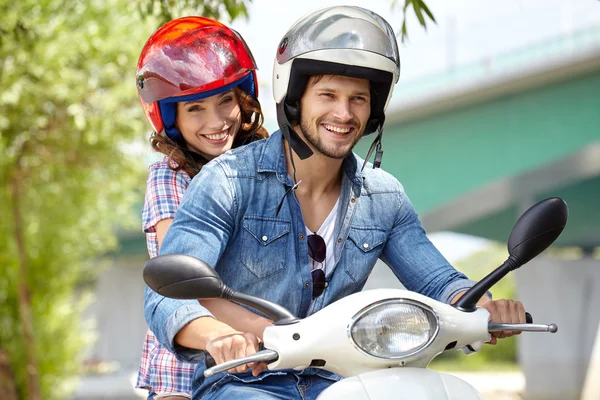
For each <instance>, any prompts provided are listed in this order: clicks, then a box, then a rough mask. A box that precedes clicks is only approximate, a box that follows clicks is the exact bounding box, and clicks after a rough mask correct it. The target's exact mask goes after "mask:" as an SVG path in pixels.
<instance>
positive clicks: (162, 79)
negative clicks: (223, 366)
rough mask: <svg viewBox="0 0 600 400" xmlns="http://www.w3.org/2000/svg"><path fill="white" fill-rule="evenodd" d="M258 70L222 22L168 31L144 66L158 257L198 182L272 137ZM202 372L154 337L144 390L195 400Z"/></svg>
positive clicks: (153, 241)
mask: <svg viewBox="0 0 600 400" xmlns="http://www.w3.org/2000/svg"><path fill="white" fill-rule="evenodd" d="M256 69H257V68H256V64H255V62H254V58H253V57H252V54H251V52H250V50H249V49H248V46H247V45H246V43H245V42H244V40H243V38H242V37H241V36H240V35H239V34H237V33H236V32H235V31H233V30H231V29H230V28H228V27H226V26H225V25H223V24H221V23H220V22H218V21H214V20H211V19H208V18H203V17H184V18H180V19H176V20H173V21H170V22H168V23H166V24H165V25H163V26H161V27H160V28H159V29H158V30H157V31H156V32H155V33H154V34H153V35H152V36H150V38H149V39H148V41H147V42H146V44H145V46H144V48H143V49H142V52H141V55H140V58H139V60H138V66H137V87H138V95H139V98H140V101H141V103H142V107H143V108H144V113H145V114H146V117H147V118H148V120H149V121H150V124H151V125H152V128H153V129H154V132H153V133H152V136H151V138H150V142H151V144H152V148H153V149H154V150H156V151H158V152H160V153H163V154H164V155H165V157H164V158H163V159H162V161H159V162H156V163H154V164H152V165H151V166H150V168H149V170H150V172H149V176H148V181H147V185H146V197H145V203H144V209H143V212H142V217H143V229H144V232H145V233H146V244H147V247H148V254H149V256H150V257H156V256H157V255H158V250H159V246H160V243H161V242H162V239H163V238H164V236H165V234H166V232H167V229H168V228H169V226H170V225H171V222H172V221H173V218H174V217H175V211H176V210H177V207H178V206H179V203H180V201H181V198H182V197H183V194H184V192H185V190H186V189H187V187H188V185H189V183H190V181H191V179H192V178H193V177H194V176H195V175H196V174H197V173H198V172H199V171H200V169H201V168H202V166H203V165H204V164H206V163H207V162H208V161H210V160H211V159H213V158H214V157H217V156H219V155H220V154H223V153H224V152H225V151H227V150H229V149H231V148H233V147H238V146H240V145H242V144H245V143H248V142H251V141H254V140H257V139H262V138H265V137H267V132H266V130H265V129H264V128H263V127H262V122H263V115H262V112H261V108H260V103H259V102H258V100H257V95H258V87H257V79H256ZM194 368H195V365H193V364H187V363H183V362H180V361H178V360H177V359H175V357H174V356H173V355H172V354H171V353H169V352H168V351H167V350H166V349H164V348H163V347H162V346H161V345H160V344H159V343H158V341H157V340H156V338H155V337H154V335H153V334H152V332H150V331H148V332H147V333H146V340H145V343H144V349H143V353H142V360H141V365H140V369H139V373H138V381H137V385H136V387H138V388H144V389H147V390H148V393H149V394H148V398H149V399H159V398H160V399H187V398H191V382H192V378H193V372H194Z"/></svg>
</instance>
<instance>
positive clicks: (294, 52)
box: [273, 6, 400, 159]
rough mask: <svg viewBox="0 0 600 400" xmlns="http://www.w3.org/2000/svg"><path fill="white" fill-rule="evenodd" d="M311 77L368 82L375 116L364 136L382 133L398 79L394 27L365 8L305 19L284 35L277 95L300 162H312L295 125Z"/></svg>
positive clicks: (275, 70)
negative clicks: (336, 77)
mask: <svg viewBox="0 0 600 400" xmlns="http://www.w3.org/2000/svg"><path fill="white" fill-rule="evenodd" d="M313 75H343V76H349V77H354V78H362V79H368V80H369V81H370V82H371V92H372V96H371V115H370V117H369V120H368V122H367V125H366V129H365V133H364V134H365V135H367V134H369V133H372V132H375V131H376V130H378V129H381V128H382V126H383V122H384V120H385V110H386V108H387V105H388V103H389V101H390V98H391V97H392V92H393V87H394V85H395V84H396V82H398V78H399V76H400V57H399V54H398V43H397V42H396V36H395V35H394V31H393V30H392V27H391V26H390V24H389V23H388V22H387V21H386V20H384V19H383V18H382V17H381V16H379V15H377V14H375V13H374V12H372V11H369V10H366V9H364V8H361V7H353V6H335V7H329V8H325V9H322V10H319V11H315V12H313V13H311V14H309V15H307V16H305V17H303V18H301V19H300V20H299V21H297V22H296V23H295V24H294V25H293V26H292V27H291V28H290V29H289V30H288V32H287V33H286V34H285V35H284V36H283V39H282V40H281V42H280V43H279V48H278V49H277V55H276V57H275V65H274V67H273V96H274V98H275V102H276V103H277V120H278V123H279V127H280V128H281V130H282V132H283V134H284V136H285V137H286V139H287V140H288V141H289V142H290V145H291V146H292V148H293V149H294V151H295V152H296V153H297V154H298V156H299V157H300V158H302V159H305V158H307V157H310V156H311V155H312V151H311V150H310V148H309V147H308V146H307V145H306V143H304V142H303V141H302V140H301V139H300V138H299V137H298V135H297V134H296V132H295V131H294V129H293V128H292V124H294V125H295V124H297V123H298V122H299V115H300V113H299V110H298V102H299V100H300V98H301V97H302V95H303V93H304V89H305V88H306V84H307V82H308V79H309V78H310V76H313ZM378 139H380V137H378ZM378 147H380V146H378Z"/></svg>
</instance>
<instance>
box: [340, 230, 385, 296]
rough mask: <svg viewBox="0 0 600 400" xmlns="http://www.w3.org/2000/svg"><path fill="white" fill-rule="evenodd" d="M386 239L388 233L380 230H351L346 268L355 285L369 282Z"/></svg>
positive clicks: (347, 247)
mask: <svg viewBox="0 0 600 400" xmlns="http://www.w3.org/2000/svg"><path fill="white" fill-rule="evenodd" d="M386 239H387V234H386V232H385V231H383V230H380V229H376V228H364V227H351V228H350V232H349V233H348V240H347V242H346V248H345V251H346V263H345V265H344V268H345V270H346V273H347V274H348V275H349V276H350V278H351V279H352V280H353V281H354V282H355V283H358V284H363V283H364V282H365V281H366V280H367V278H368V277H369V274H370V273H371V270H372V269H373V266H374V265H375V263H376V262H377V258H378V257H379V255H380V254H381V251H382V250H383V244H384V243H385V241H386Z"/></svg>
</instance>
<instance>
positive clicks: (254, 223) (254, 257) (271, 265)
mask: <svg viewBox="0 0 600 400" xmlns="http://www.w3.org/2000/svg"><path fill="white" fill-rule="evenodd" d="M290 228H291V222H290V221H286V220H282V219H276V218H262V217H244V220H243V232H242V251H241V262H242V264H243V265H244V266H245V267H246V268H248V270H249V271H250V272H252V273H253V274H254V275H255V276H256V277H258V278H266V277H267V276H269V275H272V274H275V273H277V272H279V271H281V270H283V269H284V268H285V265H286V261H287V257H286V256H287V249H288V241H289V236H290V235H289V233H290Z"/></svg>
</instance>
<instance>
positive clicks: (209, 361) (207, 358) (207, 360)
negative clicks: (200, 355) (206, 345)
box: [204, 352, 217, 369]
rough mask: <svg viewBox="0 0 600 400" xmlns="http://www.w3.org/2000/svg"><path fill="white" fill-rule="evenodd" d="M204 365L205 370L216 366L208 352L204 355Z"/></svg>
mask: <svg viewBox="0 0 600 400" xmlns="http://www.w3.org/2000/svg"><path fill="white" fill-rule="evenodd" d="M204 364H205V365H206V369H209V368H212V367H214V366H215V365H217V362H216V361H215V359H214V358H213V357H212V356H211V355H210V354H208V352H207V353H206V356H205V358H204Z"/></svg>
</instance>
